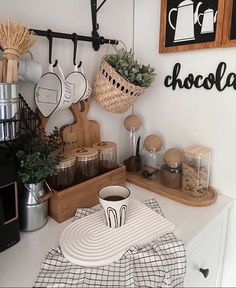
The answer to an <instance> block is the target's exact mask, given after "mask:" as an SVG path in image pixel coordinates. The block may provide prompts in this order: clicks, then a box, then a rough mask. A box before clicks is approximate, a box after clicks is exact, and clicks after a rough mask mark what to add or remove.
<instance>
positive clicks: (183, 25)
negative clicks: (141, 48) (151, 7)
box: [159, 0, 235, 53]
mask: <svg viewBox="0 0 236 288" xmlns="http://www.w3.org/2000/svg"><path fill="white" fill-rule="evenodd" d="M227 1H229V0H227ZM227 1H226V2H227ZM234 2H235V1H234ZM224 3H225V1H224V0H161V19H160V21H161V23H160V24H161V25H160V41H159V52H160V53H164V52H176V51H186V50H192V49H201V48H211V47H220V46H221V40H222V38H221V37H222V30H223V18H224Z"/></svg>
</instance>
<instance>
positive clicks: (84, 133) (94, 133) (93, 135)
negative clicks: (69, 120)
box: [62, 99, 100, 153]
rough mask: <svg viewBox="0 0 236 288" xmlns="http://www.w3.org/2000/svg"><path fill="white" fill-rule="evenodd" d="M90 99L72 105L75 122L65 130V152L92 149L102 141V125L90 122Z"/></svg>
mask: <svg viewBox="0 0 236 288" xmlns="http://www.w3.org/2000/svg"><path fill="white" fill-rule="evenodd" d="M89 106H90V103H89V99H86V100H83V101H81V102H79V103H76V104H72V105H71V107H70V109H71V111H72V113H73V115H74V119H75V122H74V123H73V124H71V125H68V126H66V127H65V128H63V131H62V138H63V141H64V142H65V146H64V152H66V153H67V152H71V151H72V150H74V149H76V148H79V147H91V146H92V144H93V143H95V142H99V141H100V125H99V123H98V122H97V121H95V120H88V118H87V116H88V111H89Z"/></svg>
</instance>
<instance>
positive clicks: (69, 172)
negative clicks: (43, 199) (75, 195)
mask: <svg viewBox="0 0 236 288" xmlns="http://www.w3.org/2000/svg"><path fill="white" fill-rule="evenodd" d="M75 160H76V156H75V154H68V155H63V158H62V160H61V161H60V162H59V164H58V165H57V166H56V172H57V174H56V175H54V176H52V177H51V179H50V181H49V182H50V183H51V185H52V187H53V188H54V189H55V190H57V191H60V190H62V189H65V188H68V187H70V186H72V185H73V183H74V181H75V173H76V165H75Z"/></svg>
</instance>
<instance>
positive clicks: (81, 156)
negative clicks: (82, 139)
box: [73, 147, 98, 181]
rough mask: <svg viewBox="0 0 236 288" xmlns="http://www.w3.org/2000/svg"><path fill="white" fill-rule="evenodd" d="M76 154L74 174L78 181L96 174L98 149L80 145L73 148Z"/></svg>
mask: <svg viewBox="0 0 236 288" xmlns="http://www.w3.org/2000/svg"><path fill="white" fill-rule="evenodd" d="M73 152H74V153H75V155H76V176H77V177H78V180H79V181H83V180H86V179H90V178H93V177H95V176H96V175H98V150H97V149H94V148H91V147H81V148H77V149H75V150H73Z"/></svg>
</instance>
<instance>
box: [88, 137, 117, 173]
mask: <svg viewBox="0 0 236 288" xmlns="http://www.w3.org/2000/svg"><path fill="white" fill-rule="evenodd" d="M93 148H95V149H97V150H98V151H99V155H98V159H99V170H100V172H101V173H104V172H108V171H110V170H112V169H115V168H116V167H117V144H116V143H114V142H110V141H102V142H96V143H94V144H93Z"/></svg>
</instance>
